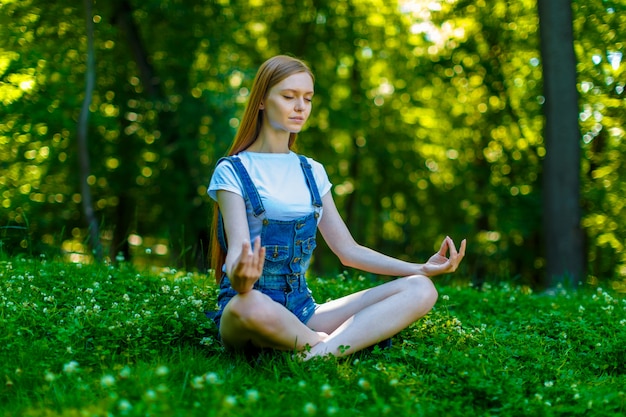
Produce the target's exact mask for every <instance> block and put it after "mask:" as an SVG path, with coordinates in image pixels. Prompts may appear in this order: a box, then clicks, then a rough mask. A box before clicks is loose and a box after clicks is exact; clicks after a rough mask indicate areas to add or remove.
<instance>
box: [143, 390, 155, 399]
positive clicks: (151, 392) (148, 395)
mask: <svg viewBox="0 0 626 417" xmlns="http://www.w3.org/2000/svg"><path fill="white" fill-rule="evenodd" d="M144 397H145V398H146V400H148V401H154V400H156V397H157V394H156V392H154V390H151V389H149V390H148V391H146V393H145V394H144Z"/></svg>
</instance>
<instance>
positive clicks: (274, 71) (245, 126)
mask: <svg viewBox="0 0 626 417" xmlns="http://www.w3.org/2000/svg"><path fill="white" fill-rule="evenodd" d="M300 72H306V73H307V74H309V75H310V76H311V78H312V79H313V81H315V77H314V76H313V72H312V71H311V69H310V68H309V67H308V66H307V65H306V64H305V63H304V62H302V61H300V60H299V59H296V58H293V57H290V56H286V55H277V56H275V57H273V58H270V59H268V60H267V61H265V62H264V63H263V64H262V65H261V66H260V67H259V70H258V71H257V73H256V76H255V77H254V81H253V83H252V89H251V91H250V99H249V100H248V104H247V105H246V109H245V111H244V113H243V118H242V120H241V123H240V125H239V129H238V130H237V133H236V134H235V139H234V140H233V143H232V145H231V147H230V149H229V150H228V153H227V155H228V156H231V155H236V154H238V153H239V152H242V151H244V150H246V149H248V148H249V147H250V145H252V144H253V143H254V141H255V140H256V139H257V137H258V136H259V133H260V132H261V126H262V124H263V111H262V110H261V109H260V107H261V103H262V101H263V100H264V99H265V97H266V96H267V93H268V92H269V90H270V89H271V88H272V87H273V86H275V85H276V84H278V83H279V82H281V81H282V80H284V79H285V78H287V77H289V76H290V75H293V74H296V73H300ZM297 136H298V135H297V134H296V133H291V134H290V135H289V149H291V148H292V147H293V146H294V144H295V142H296V138H297ZM218 214H219V207H218V205H217V202H216V203H214V205H213V222H212V227H211V268H212V269H213V271H214V273H215V281H216V282H217V283H218V284H219V283H220V281H221V279H222V267H223V265H224V262H225V260H226V252H224V250H223V249H222V247H221V246H220V244H219V241H218V239H217V227H218V221H219V216H218Z"/></svg>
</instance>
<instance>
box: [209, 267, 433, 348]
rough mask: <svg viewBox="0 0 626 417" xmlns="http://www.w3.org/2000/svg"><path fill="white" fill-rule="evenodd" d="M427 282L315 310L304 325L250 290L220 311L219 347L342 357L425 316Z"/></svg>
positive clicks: (429, 303) (397, 283)
mask: <svg viewBox="0 0 626 417" xmlns="http://www.w3.org/2000/svg"><path fill="white" fill-rule="evenodd" d="M437 296H438V295H437V290H436V289H435V286H434V285H433V283H432V281H431V280H430V279H429V278H427V277H424V276H420V275H416V276H409V277H404V278H399V279H396V280H393V281H390V282H387V283H385V284H381V285H379V286H377V287H374V288H370V289H367V290H363V291H360V292H357V293H354V294H351V295H348V296H345V297H342V298H339V299H337V300H333V301H330V302H328V303H325V304H322V305H320V306H319V307H318V309H317V310H316V312H315V314H314V315H313V317H311V319H310V320H309V321H308V323H307V324H306V325H305V324H303V323H302V322H300V321H299V320H298V319H297V318H296V317H295V316H294V315H293V314H292V313H291V312H289V311H288V310H287V309H286V308H285V307H283V306H282V305H280V304H278V303H276V302H274V301H272V300H271V299H270V298H269V297H267V296H266V295H264V294H262V293H261V292H259V291H256V290H253V291H250V292H248V293H245V294H239V295H237V296H235V297H234V298H233V299H232V300H231V301H230V302H229V303H228V304H227V305H226V308H225V309H224V314H223V316H222V320H221V326H220V332H221V335H222V340H224V343H225V344H226V345H227V346H229V347H232V348H241V347H243V346H245V345H246V344H248V343H252V344H253V345H255V346H257V347H268V348H274V349H279V350H294V349H295V350H298V351H302V350H303V349H304V348H305V347H306V346H307V345H308V346H310V347H311V349H310V350H309V351H308V352H306V358H310V357H313V356H324V355H329V354H331V355H335V356H343V355H349V354H351V353H354V352H357V351H359V350H361V349H364V348H366V347H368V346H371V345H373V344H375V343H377V342H379V341H381V340H383V339H386V338H388V337H391V336H393V335H394V334H396V333H398V332H400V331H401V330H402V329H404V328H406V327H407V326H409V325H410V324H411V323H413V322H415V321H417V320H418V319H419V318H420V317H422V316H424V315H426V314H427V313H428V312H429V311H430V310H431V309H432V307H433V306H434V304H435V302H436V301H437Z"/></svg>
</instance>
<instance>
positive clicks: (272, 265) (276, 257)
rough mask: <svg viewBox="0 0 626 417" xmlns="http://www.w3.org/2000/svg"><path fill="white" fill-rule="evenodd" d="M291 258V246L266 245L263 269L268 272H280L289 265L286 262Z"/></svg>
mask: <svg viewBox="0 0 626 417" xmlns="http://www.w3.org/2000/svg"><path fill="white" fill-rule="evenodd" d="M288 260H289V246H277V245H273V246H266V247H265V264H264V265H263V271H264V273H266V274H280V273H282V270H283V269H284V268H286V267H288V265H287V266H285V264H286V263H287V262H288Z"/></svg>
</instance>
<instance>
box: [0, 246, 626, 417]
mask: <svg viewBox="0 0 626 417" xmlns="http://www.w3.org/2000/svg"><path fill="white" fill-rule="evenodd" d="M443 282H444V283H439V284H438V289H439V294H440V296H439V301H438V302H437V304H436V306H435V308H434V309H433V311H432V312H431V313H430V314H428V315H427V316H426V317H425V318H423V319H422V320H421V321H419V322H417V323H415V324H414V325H412V326H411V327H409V328H408V329H406V330H405V331H403V332H402V333H400V334H399V335H397V336H396V337H394V339H393V346H392V348H390V349H385V350H380V349H378V348H376V349H373V350H371V351H368V352H363V353H360V354H356V355H353V356H351V357H348V358H343V359H319V360H314V361H310V362H307V363H301V362H299V361H296V360H294V359H292V356H291V354H289V353H284V354H283V353H277V354H266V355H263V356H260V357H258V358H253V359H251V358H245V357H243V356H240V355H235V354H231V353H229V352H226V351H224V349H223V348H222V347H221V346H220V344H219V343H218V342H217V340H216V337H215V336H216V330H215V329H214V327H213V325H212V323H211V322H210V321H209V320H208V319H206V317H205V316H204V311H205V310H210V309H212V308H213V304H214V302H215V296H216V286H215V284H214V282H213V279H212V277H210V276H207V275H201V274H193V273H186V272H181V271H175V270H163V271H160V272H140V271H137V270H136V269H134V268H133V267H131V266H130V265H127V264H121V265H119V266H115V267H114V266H109V265H82V264H70V263H60V262H53V261H48V260H46V259H45V258H42V259H17V258H16V259H4V260H0V378H1V380H2V381H3V384H2V385H1V386H0V415H6V416H46V417H48V416H196V415H197V416H254V417H265V416H313V415H317V416H327V415H328V416H331V415H336V416H353V415H354V416H356V415H359V416H361V415H366V416H382V415H392V416H466V417H469V416H557V415H567V416H571V415H585V416H612V415H620V414H621V415H624V414H626V398H625V391H626V367H625V363H626V299H625V298H624V297H623V295H619V294H617V293H613V292H611V291H607V290H604V289H602V288H595V287H594V288H592V287H586V286H583V287H581V288H580V289H578V291H576V292H569V291H565V290H561V291H557V293H556V294H553V295H545V294H534V293H533V292H532V291H530V290H529V289H528V288H525V287H519V286H515V285H512V284H509V283H499V284H495V283H492V284H486V285H485V286H484V287H483V288H481V289H480V290H479V289H475V288H472V287H471V286H469V285H455V284H450V283H447V284H446V283H445V279H443ZM310 284H311V287H312V288H313V291H314V293H315V294H316V297H317V299H318V301H321V300H325V299H327V298H330V297H336V296H339V295H343V294H346V293H348V292H352V291H355V290H358V289H362V288H366V287H368V286H372V285H374V283H373V282H372V281H371V280H369V279H366V278H363V277H360V276H358V275H355V276H348V275H347V274H342V275H339V276H334V277H324V278H315V277H313V278H311V279H310Z"/></svg>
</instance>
